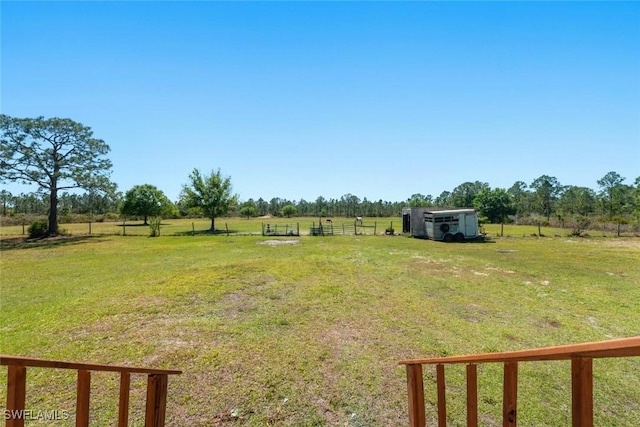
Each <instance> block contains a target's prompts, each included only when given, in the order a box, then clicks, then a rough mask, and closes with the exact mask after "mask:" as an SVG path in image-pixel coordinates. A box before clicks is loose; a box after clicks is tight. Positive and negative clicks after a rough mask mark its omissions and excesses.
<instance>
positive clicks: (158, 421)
mask: <svg viewBox="0 0 640 427" xmlns="http://www.w3.org/2000/svg"><path fill="white" fill-rule="evenodd" d="M168 382H169V376H168V375H166V374H151V375H149V376H148V378H147V407H146V414H145V419H144V425H145V427H164V419H165V411H166V407H167V384H168Z"/></svg>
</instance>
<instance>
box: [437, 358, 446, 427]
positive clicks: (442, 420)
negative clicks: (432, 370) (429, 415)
mask: <svg viewBox="0 0 640 427" xmlns="http://www.w3.org/2000/svg"><path fill="white" fill-rule="evenodd" d="M436 383H437V387H438V427H447V393H446V384H445V381H444V365H442V364H440V365H436Z"/></svg>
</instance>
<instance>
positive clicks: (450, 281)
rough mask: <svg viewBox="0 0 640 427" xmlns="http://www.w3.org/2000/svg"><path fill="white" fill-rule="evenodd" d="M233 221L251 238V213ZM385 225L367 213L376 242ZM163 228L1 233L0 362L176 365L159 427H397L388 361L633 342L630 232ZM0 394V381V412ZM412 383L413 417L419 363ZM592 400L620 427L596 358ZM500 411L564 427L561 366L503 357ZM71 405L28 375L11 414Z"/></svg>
mask: <svg viewBox="0 0 640 427" xmlns="http://www.w3.org/2000/svg"><path fill="white" fill-rule="evenodd" d="M294 220H295V219H294ZM236 221H237V224H241V223H242V221H244V222H246V223H247V224H250V223H251V224H252V225H251V227H255V225H256V224H258V227H257V232H259V230H260V227H259V224H260V220H236ZM282 221H285V222H286V221H287V220H282ZM289 221H291V220H289ZM388 221H389V220H379V221H378V224H380V227H379V228H380V230H381V231H382V232H383V231H384V228H385V227H387V226H388ZM396 221H397V220H396ZM167 222H171V221H167ZM309 222H310V221H309ZM223 223H224V220H221V221H220V222H218V223H217V224H218V228H220V227H221V226H222V224H223ZM234 224H236V223H234ZM207 225H208V224H205V225H203V227H202V228H206V227H207ZM230 225H231V224H230ZM394 225H395V228H396V230H397V229H399V228H400V222H399V221H397V225H396V223H395V222H394ZM300 226H301V228H302V227H303V224H302V223H301V224H300ZM306 226H307V225H305V227H306ZM65 227H66V226H65ZM233 227H234V228H237V229H240V227H241V225H234V226H233ZM497 227H499V226H497ZM7 228H9V227H7ZM145 228H146V227H145ZM181 228H184V227H181ZM167 229H168V230H167V231H169V228H168V226H167ZM536 231H537V230H536ZM487 232H489V234H491V235H495V234H496V233H497V232H499V229H498V230H497V231H493V229H491V230H487ZM176 233H178V231H175V233H173V232H172V233H167V234H166V235H163V236H161V237H159V238H154V239H152V238H147V237H142V236H145V235H147V234H148V231H147V230H145V232H144V233H141V235H140V236H137V237H136V236H131V237H122V236H115V235H114V236H83V235H80V234H78V235H75V236H71V237H67V238H62V239H53V240H49V241H38V242H26V243H25V242H23V241H22V240H21V239H20V238H19V237H18V236H16V234H19V233H13V232H8V231H7V230H2V235H3V236H4V237H3V242H2V246H3V249H2V254H1V259H0V268H1V270H0V271H1V275H2V276H1V287H0V308H1V312H0V313H1V315H0V349H1V352H2V353H5V354H12V355H23V356H29V357H41V358H52V359H61V360H72V361H86V362H95V363H111V364H126V365H133V366H152V367H159V368H175V369H181V370H183V371H184V374H183V375H181V376H177V377H175V376H174V377H171V378H170V381H169V402H168V407H167V422H168V425H173V426H187V425H188V426H211V425H218V424H219V425H255V426H264V425H282V426H286V425H291V426H321V425H327V426H338V425H339V426H344V425H349V426H402V425H407V423H408V421H407V415H406V384H405V372H404V369H403V368H402V367H400V366H398V365H397V362H398V360H400V359H406V358H413V357H427V356H445V355H454V354H466V353H478V352H490V351H507V350H517V349H524V348H532V347H539V346H547V345H559V344H568V343H578V342H584V341H595V340H604V339H609V338H619V337H628V336H633V335H637V334H638V333H640V332H639V331H640V317H639V314H638V313H640V268H639V267H638V265H640V240H638V239H637V238H636V239H633V238H625V239H615V238H601V237H598V238H595V237H594V238H586V239H582V238H567V237H553V236H555V235H556V234H558V235H561V236H564V234H560V232H558V233H556V232H551V231H549V232H544V231H543V234H545V235H546V236H549V237H543V238H536V237H531V234H532V233H530V232H529V230H526V231H524V230H523V231H514V232H510V233H507V232H506V230H505V234H508V235H509V236H511V237H504V238H494V239H493V240H490V241H489V242H485V243H464V244H444V243H439V242H432V241H424V240H418V239H411V238H405V237H399V236H344V237H342V236H339V237H338V236H334V237H311V236H303V237H300V238H295V239H294V240H296V241H298V243H296V244H280V245H272V244H271V245H270V244H264V242H265V241H266V240H274V239H270V238H266V237H262V236H231V237H227V236H224V235H221V236H211V235H196V236H174V235H170V234H176ZM127 234H129V233H128V232H127ZM565 234H566V233H565ZM522 236H526V237H522ZM278 240H280V241H282V240H286V239H285V238H280V239H278ZM117 381H118V378H117V376H114V375H108V374H95V375H94V378H92V400H91V408H92V420H91V425H92V426H110V425H113V424H114V421H113V420H114V419H115V416H116V414H117V392H118V384H117ZM144 381H145V378H144V376H143V377H137V378H136V379H135V380H134V381H132V383H133V391H132V399H131V406H132V409H131V411H132V425H140V424H141V423H142V420H143V402H144V387H145V385H144ZM5 384H6V372H5V371H4V370H3V371H2V372H1V373H0V402H4V401H5V399H6V396H5V394H4V393H5V389H4V387H5ZM479 384H480V385H479V387H480V390H479V396H480V399H479V400H480V410H481V413H482V416H481V424H482V425H486V426H494V425H495V426H498V425H501V411H502V406H501V405H502V404H501V386H502V376H501V367H500V366H499V365H484V366H481V367H480V368H479ZM425 389H426V390H425V392H426V400H427V412H428V415H427V417H428V419H430V420H432V421H433V420H434V419H435V402H436V393H435V371H432V370H430V368H428V369H427V370H426V373H425ZM594 389H595V400H596V402H595V415H596V424H597V425H601V426H634V427H635V426H638V425H640V403H639V402H640V360H639V359H638V358H630V359H616V360H597V361H596V362H595V363H594ZM464 390H465V383H464V367H463V366H461V367H452V368H447V392H448V400H449V402H448V403H449V405H448V409H449V411H448V414H449V415H448V416H449V425H454V426H457V425H465V421H464V409H465V401H464ZM518 400H519V407H518V415H519V424H520V425H523V426H532V425H535V426H554V427H555V426H560V425H570V405H571V397H570V369H569V362H543V363H536V364H534V363H524V364H521V368H520V374H519V395H518ZM74 404H75V376H74V373H73V372H65V371H51V370H44V369H35V368H34V369H30V370H29V371H28V382H27V407H28V408H29V409H34V410H38V409H40V410H53V409H65V410H70V411H72V412H73V407H74ZM71 424H72V422H71V421H69V425H71Z"/></svg>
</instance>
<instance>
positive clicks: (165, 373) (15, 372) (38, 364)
mask: <svg viewBox="0 0 640 427" xmlns="http://www.w3.org/2000/svg"><path fill="white" fill-rule="evenodd" d="M0 365H4V366H7V367H8V377H7V406H6V410H5V413H4V418H5V419H6V424H5V426H6V427H23V426H24V421H25V415H26V414H28V412H27V411H25V400H26V399H25V398H26V389H27V368H28V367H32V368H54V369H73V370H76V371H78V383H77V393H76V399H77V400H76V427H88V426H89V398H90V393H91V372H92V371H101V372H118V373H120V397H119V408H118V424H117V426H118V427H126V426H128V425H129V385H130V381H131V374H146V375H147V402H146V408H145V427H162V426H164V420H165V408H166V404H167V385H168V380H169V375H178V374H181V373H182V372H181V371H175V370H167V369H148V368H134V367H128V366H112V365H97V364H89V363H75V362H61V361H56V360H43V359H33V358H27V357H16V356H5V355H0Z"/></svg>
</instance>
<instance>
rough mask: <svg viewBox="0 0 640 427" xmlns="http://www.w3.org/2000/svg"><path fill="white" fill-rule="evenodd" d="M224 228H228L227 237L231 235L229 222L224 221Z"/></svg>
mask: <svg viewBox="0 0 640 427" xmlns="http://www.w3.org/2000/svg"><path fill="white" fill-rule="evenodd" d="M224 228H226V229H227V237H229V224H227V223H226V222H225V223H224Z"/></svg>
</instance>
